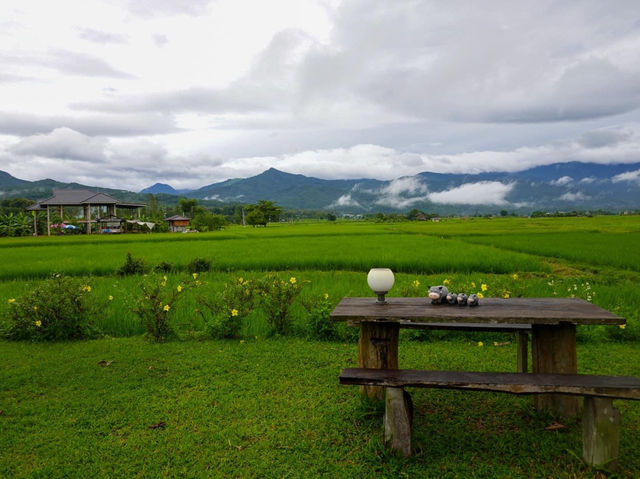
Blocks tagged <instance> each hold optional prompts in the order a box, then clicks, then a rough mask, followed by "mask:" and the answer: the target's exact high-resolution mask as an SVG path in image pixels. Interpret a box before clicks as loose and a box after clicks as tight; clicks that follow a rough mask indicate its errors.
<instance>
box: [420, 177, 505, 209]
mask: <svg viewBox="0 0 640 479" xmlns="http://www.w3.org/2000/svg"><path fill="white" fill-rule="evenodd" d="M514 186H515V184H514V183H509V184H504V183H500V182H499V181H480V182H477V183H466V184H464V185H461V186H458V187H456V188H451V189H450V190H446V191H440V192H436V193H429V200H430V201H432V202H433V203H446V204H456V205H462V204H464V205H481V204H490V205H505V204H507V203H508V202H507V200H506V199H505V197H506V196H507V195H508V194H509V193H510V192H511V190H512V189H513V187H514Z"/></svg>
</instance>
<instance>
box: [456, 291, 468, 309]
mask: <svg viewBox="0 0 640 479" xmlns="http://www.w3.org/2000/svg"><path fill="white" fill-rule="evenodd" d="M457 299H458V304H459V305H460V306H464V305H465V304H467V295H466V294H464V293H460V294H459V295H458V298H457Z"/></svg>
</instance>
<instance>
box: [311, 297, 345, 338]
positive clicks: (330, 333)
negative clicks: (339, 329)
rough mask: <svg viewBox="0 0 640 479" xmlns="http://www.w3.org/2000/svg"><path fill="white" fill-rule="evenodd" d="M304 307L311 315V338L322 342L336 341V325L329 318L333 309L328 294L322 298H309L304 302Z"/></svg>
mask: <svg viewBox="0 0 640 479" xmlns="http://www.w3.org/2000/svg"><path fill="white" fill-rule="evenodd" d="M302 306H303V307H304V308H305V309H306V310H307V313H308V314H309V315H308V317H307V328H308V331H307V333H308V335H309V337H311V338H313V339H321V340H331V339H336V337H337V334H336V328H335V324H334V323H333V322H332V321H331V319H330V318H329V316H330V314H331V310H332V307H331V303H330V302H329V294H328V293H324V294H323V295H322V296H321V297H320V298H307V299H305V300H304V301H302Z"/></svg>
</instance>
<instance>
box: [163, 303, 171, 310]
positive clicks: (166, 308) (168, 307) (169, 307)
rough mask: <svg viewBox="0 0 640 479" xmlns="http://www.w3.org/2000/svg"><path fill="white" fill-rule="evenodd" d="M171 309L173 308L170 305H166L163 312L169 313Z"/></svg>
mask: <svg viewBox="0 0 640 479" xmlns="http://www.w3.org/2000/svg"><path fill="white" fill-rule="evenodd" d="M170 309H171V306H169V305H168V304H165V305H164V308H162V311H169V310H170Z"/></svg>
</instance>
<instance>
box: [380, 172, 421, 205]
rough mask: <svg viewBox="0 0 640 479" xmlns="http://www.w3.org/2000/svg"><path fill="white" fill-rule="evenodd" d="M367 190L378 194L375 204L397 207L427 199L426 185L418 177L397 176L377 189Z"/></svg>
mask: <svg viewBox="0 0 640 479" xmlns="http://www.w3.org/2000/svg"><path fill="white" fill-rule="evenodd" d="M369 192H370V193H373V194H376V195H378V196H379V197H378V199H377V200H376V201H375V204H377V205H381V206H391V207H393V208H398V209H399V208H406V207H408V206H411V205H414V204H416V203H420V202H423V201H427V200H428V196H427V195H426V194H425V193H427V187H426V185H425V184H423V183H422V182H421V181H420V179H418V178H410V177H405V178H397V179H395V180H392V181H391V182H390V183H389V184H388V185H386V186H384V187H382V188H380V189H379V190H378V191H369ZM412 195H417V196H412Z"/></svg>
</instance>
